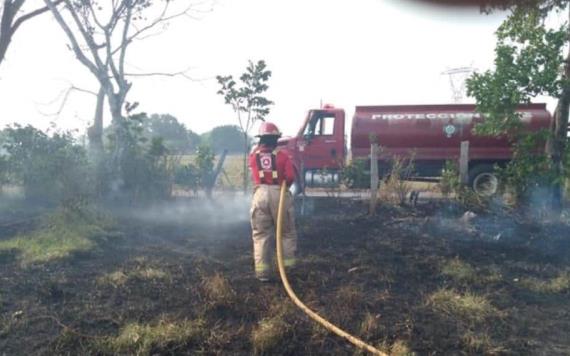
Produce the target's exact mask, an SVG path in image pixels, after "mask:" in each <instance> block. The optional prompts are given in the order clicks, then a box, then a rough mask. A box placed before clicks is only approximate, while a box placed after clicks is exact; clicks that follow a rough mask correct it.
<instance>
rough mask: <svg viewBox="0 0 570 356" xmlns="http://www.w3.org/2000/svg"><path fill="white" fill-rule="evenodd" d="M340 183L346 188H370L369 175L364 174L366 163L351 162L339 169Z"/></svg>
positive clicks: (360, 161) (359, 161)
mask: <svg viewBox="0 0 570 356" xmlns="http://www.w3.org/2000/svg"><path fill="white" fill-rule="evenodd" d="M340 176H341V178H340V179H341V182H342V184H343V185H344V186H346V187H347V188H366V187H369V186H370V174H367V173H366V161H364V160H353V161H351V162H350V163H349V164H347V165H343V166H342V169H341V174H340Z"/></svg>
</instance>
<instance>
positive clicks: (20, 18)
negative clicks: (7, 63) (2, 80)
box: [0, 0, 61, 64]
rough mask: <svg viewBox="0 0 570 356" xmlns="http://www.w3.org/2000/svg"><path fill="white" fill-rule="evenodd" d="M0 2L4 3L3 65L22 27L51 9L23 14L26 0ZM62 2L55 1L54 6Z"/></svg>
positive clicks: (0, 17)
mask: <svg viewBox="0 0 570 356" xmlns="http://www.w3.org/2000/svg"><path fill="white" fill-rule="evenodd" d="M0 1H1V2H2V3H1V4H0V64H2V62H3V61H4V58H5V57H6V52H7V51H8V47H9V46H10V43H11V42H12V38H13V37H14V34H15V33H16V31H17V30H18V29H19V28H20V26H21V25H22V24H23V23H24V22H26V21H28V20H31V19H32V18H34V17H36V16H38V15H41V14H43V13H45V12H47V11H49V8H48V7H47V6H44V7H40V8H37V9H35V10H32V11H29V12H25V13H23V14H22V13H20V12H21V10H22V8H23V6H24V4H25V3H26V0H0ZM60 2H61V0H59V1H54V5H56V6H57V4H59V3H60Z"/></svg>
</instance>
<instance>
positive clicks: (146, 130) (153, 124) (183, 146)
mask: <svg viewBox="0 0 570 356" xmlns="http://www.w3.org/2000/svg"><path fill="white" fill-rule="evenodd" d="M141 123H142V128H143V135H144V136H145V137H147V138H149V139H152V138H158V137H160V138H162V139H163V142H164V146H166V147H167V148H168V150H169V151H170V152H173V153H178V154H183V153H190V152H193V151H194V150H195V149H196V147H197V146H198V144H199V143H200V136H199V135H198V134H196V133H195V132H193V131H191V130H188V129H187V128H186V126H184V124H182V123H180V122H179V121H178V119H176V118H175V117H174V116H172V115H169V114H162V115H158V114H152V115H151V116H150V117H145V118H143V120H142V121H141Z"/></svg>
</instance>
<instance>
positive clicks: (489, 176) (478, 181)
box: [469, 164, 499, 197]
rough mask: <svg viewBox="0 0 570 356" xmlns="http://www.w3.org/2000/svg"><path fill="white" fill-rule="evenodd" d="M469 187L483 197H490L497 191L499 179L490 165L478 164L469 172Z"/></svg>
mask: <svg viewBox="0 0 570 356" xmlns="http://www.w3.org/2000/svg"><path fill="white" fill-rule="evenodd" d="M469 187H470V188H471V189H472V190H473V191H474V192H475V193H477V195H480V196H483V197H490V196H493V195H495V194H497V192H498V191H499V177H497V174H496V173H495V168H494V167H493V165H491V164H480V165H477V166H475V167H473V168H472V169H471V170H469Z"/></svg>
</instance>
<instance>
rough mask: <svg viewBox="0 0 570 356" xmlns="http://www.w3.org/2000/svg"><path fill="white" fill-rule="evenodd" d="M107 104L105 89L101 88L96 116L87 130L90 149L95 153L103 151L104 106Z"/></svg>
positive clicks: (98, 94)
mask: <svg viewBox="0 0 570 356" xmlns="http://www.w3.org/2000/svg"><path fill="white" fill-rule="evenodd" d="M104 105H105V90H104V89H103V88H101V89H99V93H97V104H96V106H95V117H94V118H93V125H91V127H90V128H89V129H88V130H87V136H88V138H89V150H90V151H91V152H92V153H94V154H97V155H99V154H101V153H102V152H103V107H104Z"/></svg>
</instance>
